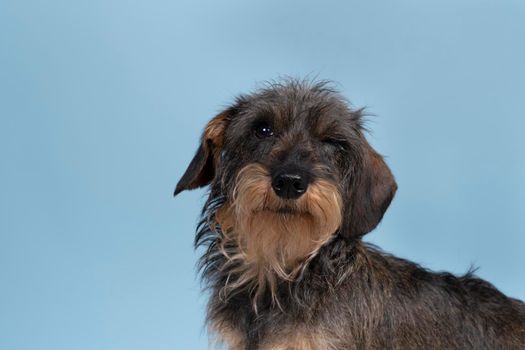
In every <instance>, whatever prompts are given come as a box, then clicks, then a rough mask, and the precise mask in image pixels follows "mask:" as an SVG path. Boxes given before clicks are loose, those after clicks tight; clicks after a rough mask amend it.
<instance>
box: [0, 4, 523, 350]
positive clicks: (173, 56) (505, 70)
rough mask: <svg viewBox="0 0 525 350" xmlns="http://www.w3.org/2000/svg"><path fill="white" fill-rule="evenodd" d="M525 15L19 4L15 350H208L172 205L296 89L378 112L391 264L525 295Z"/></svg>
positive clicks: (188, 245)
mask: <svg viewBox="0 0 525 350" xmlns="http://www.w3.org/2000/svg"><path fill="white" fill-rule="evenodd" d="M524 18H525V2H523V1H522V0H515V1H482V0H471V1H461V2H459V1H455V0H435V1H416V0H413V1H362V2H357V1H340V2H333V1H324V2H320V1H304V0H302V1H276V0H272V1H268V0H266V1H259V2H253V1H250V2H249V1H240V0H239V1H211V0H210V1H159V0H152V1H142V2H140V1H108V0H103V1H102V0H90V1H83V2H79V1H77V2H73V1H60V0H49V1H23V0H20V1H17V0H7V1H6V0H1V1H0V117H1V122H0V161H1V172H0V180H1V181H0V188H1V194H0V216H1V220H0V348H1V349H6V350H8V349H9V350H10V349H52V350H59V349H64V350H71V349H97V350H102V349H108V350H109V349H111V350H114V349H126V350H131V349H184V350H193V349H206V348H207V341H206V334H205V331H204V328H203V317H204V304H205V300H206V298H205V296H204V295H202V294H201V293H200V291H199V282H198V279H197V277H196V271H195V269H194V264H195V262H196V260H197V254H196V253H195V252H194V251H193V249H192V240H193V232H194V224H195V223H196V221H197V216H198V213H199V210H200V206H201V204H202V202H203V194H204V191H203V190H199V191H195V192H192V193H184V194H181V195H180V197H177V198H176V199H173V198H172V196H171V194H172V190H173V188H174V185H175V183H176V181H177V180H178V178H179V176H180V175H181V174H182V172H183V170H184V169H185V166H186V165H187V163H188V162H189V160H190V159H191V157H192V155H193V152H194V150H195V148H196V145H197V139H198V137H199V134H200V132H201V130H202V128H203V126H204V124H205V122H206V121H207V120H208V119H209V118H210V117H211V116H212V115H213V114H214V113H216V112H217V111H219V110H220V109H221V108H222V107H224V106H225V105H227V104H228V103H229V102H230V101H232V98H233V96H234V95H235V94H237V93H240V92H246V91H248V90H250V89H251V88H253V87H254V86H255V84H256V83H257V82H261V81H263V80H266V79H273V78H276V77H278V76H279V75H295V76H304V75H306V74H313V75H318V76H319V77H321V78H327V79H333V80H335V81H337V82H339V87H340V89H341V90H342V91H343V93H344V94H345V95H346V96H348V97H349V98H350V99H351V100H352V101H353V103H354V104H355V105H356V106H368V111H369V112H370V113H373V114H375V115H376V117H373V118H372V122H371V123H370V127H371V129H373V135H372V136H371V137H370V139H371V142H372V144H373V145H374V146H375V147H376V148H377V149H378V150H379V151H380V152H381V153H383V154H385V155H386V156H387V157H388V162H389V164H390V166H391V167H392V169H393V172H394V174H395V175H396V177H397V180H398V183H399V191H398V194H397V197H396V199H395V200H394V202H393V204H392V206H391V208H390V210H389V211H388V214H387V215H386V217H385V220H384V221H383V223H382V225H381V226H380V228H379V229H378V230H376V231H375V232H374V233H372V234H370V235H369V236H368V239H369V240H370V241H372V242H375V243H377V244H379V245H380V246H381V247H383V248H384V249H385V250H387V251H390V252H393V253H395V254H397V255H400V256H402V257H405V258H409V259H412V260H414V261H417V262H419V263H422V264H424V265H425V266H428V267H430V268H432V269H446V270H451V271H453V272H455V273H462V272H465V271H466V270H467V269H468V268H469V266H470V265H471V264H474V265H476V266H479V267H480V269H479V270H478V274H479V275H480V276H481V277H483V278H486V279H489V280H490V281H492V282H493V283H494V284H495V285H496V286H497V287H498V288H500V289H501V290H502V291H503V292H505V293H508V294H510V295H511V296H514V297H518V298H522V299H524V298H525V272H524V266H525V254H524V251H525V136H524V135H525V63H524V62H525V41H524V38H525V21H524Z"/></svg>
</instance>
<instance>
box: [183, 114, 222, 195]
mask: <svg viewBox="0 0 525 350" xmlns="http://www.w3.org/2000/svg"><path fill="white" fill-rule="evenodd" d="M229 120H230V111H229V110H226V111H224V112H222V113H220V114H218V115H217V116H215V117H214V118H213V119H212V120H210V122H209V123H208V125H207V126H206V128H205V129H204V133H203V135H202V137H201V144H200V146H199V148H198V149H197V152H196V153H195V156H194V157H193V159H192V160H191V162H190V165H189V166H188V168H187V169H186V171H185V172H184V175H182V177H181V179H180V180H179V182H178V183H177V186H176V188H175V193H174V195H175V196H176V195H177V194H179V193H180V192H182V191H184V190H192V189H194V188H198V187H202V186H206V185H208V184H209V183H210V182H211V181H212V180H213V178H214V177H215V167H216V166H217V161H218V159H219V156H220V153H221V149H222V146H223V143H224V131H225V130H226V127H227V125H228V123H229Z"/></svg>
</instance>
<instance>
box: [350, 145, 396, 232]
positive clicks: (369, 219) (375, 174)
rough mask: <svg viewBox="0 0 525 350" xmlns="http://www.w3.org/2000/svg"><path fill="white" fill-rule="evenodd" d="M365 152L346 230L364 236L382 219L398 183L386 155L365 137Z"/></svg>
mask: <svg viewBox="0 0 525 350" xmlns="http://www.w3.org/2000/svg"><path fill="white" fill-rule="evenodd" d="M362 140H363V148H364V152H363V154H362V159H361V161H360V162H359V163H360V164H359V166H358V168H357V169H356V170H355V173H354V178H353V180H352V179H351V183H350V185H349V186H350V189H349V197H348V204H347V216H346V217H345V224H344V225H345V227H344V233H346V234H349V235H350V236H362V235H364V234H366V233H368V232H370V231H372V230H373V229H374V228H375V227H376V226H377V225H378V224H379V222H380V221H381V219H382V218H383V214H384V213H385V211H386V209H387V208H388V206H389V205H390V202H391V201H392V198H394V194H395V193H396V190H397V184H396V181H395V179H394V176H393V175H392V173H391V172H390V169H389V168H388V166H387V165H386V163H385V161H384V160H383V157H381V155H379V154H378V153H377V152H376V151H374V149H373V148H372V147H371V146H370V145H369V144H368V142H367V141H366V140H365V139H364V137H363V138H362Z"/></svg>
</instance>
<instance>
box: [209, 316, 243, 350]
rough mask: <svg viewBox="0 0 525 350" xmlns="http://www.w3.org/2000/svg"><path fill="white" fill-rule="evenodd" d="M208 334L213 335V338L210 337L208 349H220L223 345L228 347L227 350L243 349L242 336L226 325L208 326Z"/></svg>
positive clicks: (215, 323) (214, 324)
mask: <svg viewBox="0 0 525 350" xmlns="http://www.w3.org/2000/svg"><path fill="white" fill-rule="evenodd" d="M209 333H210V334H213V335H215V337H210V348H212V349H214V348H220V346H221V345H223V344H224V345H227V346H228V350H243V349H244V348H245V344H244V338H243V336H242V334H240V332H239V331H237V330H235V329H233V328H232V327H230V326H228V325H226V324H223V323H219V322H214V323H212V324H210V326H209Z"/></svg>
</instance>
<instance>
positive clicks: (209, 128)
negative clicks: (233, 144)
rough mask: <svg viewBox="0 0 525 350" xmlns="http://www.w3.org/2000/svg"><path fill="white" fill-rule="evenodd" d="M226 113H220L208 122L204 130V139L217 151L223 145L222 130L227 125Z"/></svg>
mask: <svg viewBox="0 0 525 350" xmlns="http://www.w3.org/2000/svg"><path fill="white" fill-rule="evenodd" d="M228 120H229V119H228V113H227V112H222V113H219V114H218V115H216V116H215V117H214V118H213V119H212V120H210V121H209V122H208V125H206V128H205V129H204V139H205V140H210V141H211V142H212V143H213V146H215V148H216V149H217V150H220V149H221V148H222V145H223V143H224V130H225V129H226V126H227V124H228Z"/></svg>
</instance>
